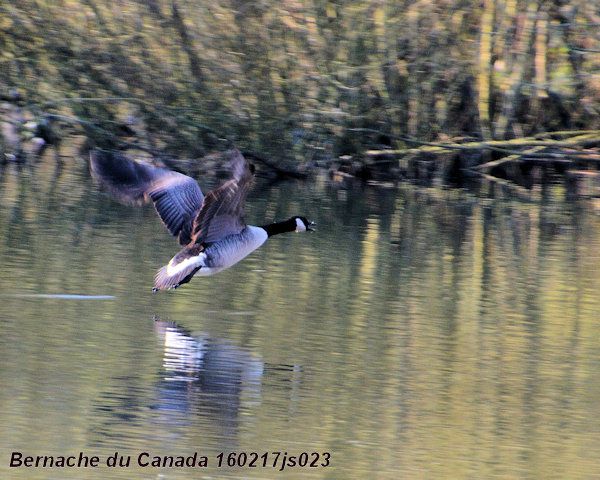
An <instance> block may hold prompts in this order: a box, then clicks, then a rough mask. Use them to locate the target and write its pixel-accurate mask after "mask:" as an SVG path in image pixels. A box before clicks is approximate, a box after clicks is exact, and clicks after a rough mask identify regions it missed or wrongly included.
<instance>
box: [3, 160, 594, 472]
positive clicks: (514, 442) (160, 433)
mask: <svg viewBox="0 0 600 480" xmlns="http://www.w3.org/2000/svg"><path fill="white" fill-rule="evenodd" d="M88 177H89V175H88V173H87V170H86V168H85V167H84V166H83V165H81V166H69V167H66V168H65V169H64V170H63V171H62V172H61V174H60V175H58V176H57V175H55V172H54V167H53V165H52V164H50V163H48V164H40V165H38V166H36V167H34V168H32V169H24V170H23V171H22V172H20V173H19V172H17V171H15V170H13V169H11V168H9V169H7V170H4V171H3V172H2V173H1V177H0V199H1V202H0V264H1V265H2V275H1V276H0V289H1V291H0V300H1V301H0V385H1V388H0V477H1V478H2V479H13V478H15V479H16V478H28V479H29V478H32V479H38V478H44V479H46V478H50V479H63V478H78V479H86V478H127V479H137V478H161V479H171V478H304V477H310V478H328V479H348V478H356V479H362V478H386V479H387V478H389V479H392V478H411V479H413V478H427V479H431V478H441V479H446V478H473V479H481V478H543V479H550V478H556V479H564V478H569V479H584V478H586V479H587V478H597V477H598V476H600V455H599V454H598V449H597V447H598V445H600V415H599V413H600V400H599V399H600V368H599V367H600V329H599V328H598V322H599V320H600V296H599V295H598V292H599V291H600V268H599V265H600V216H598V214H596V213H592V211H591V209H590V208H588V207H589V205H588V204H586V203H583V202H573V203H565V202H560V201H555V200H549V201H546V202H540V203H522V202H516V201H507V200H492V199H489V198H488V199H485V198H477V196H475V195H472V194H468V193H465V192H461V191H444V190H441V189H420V188H417V187H412V186H401V187H399V188H386V187H384V186H365V187H355V188H351V189H339V188H335V187H333V186H331V185H329V184H328V183H327V182H325V181H324V180H318V181H316V182H309V183H278V184H273V185H268V184H266V183H265V182H264V181H263V182H259V184H258V185H257V187H256V188H255V189H254V191H253V192H252V194H251V196H250V198H249V205H248V215H247V219H248V221H249V222H251V223H259V224H260V223H263V222H264V220H265V219H267V220H271V219H282V218H286V217H288V216H290V215H293V214H304V215H306V216H307V217H309V218H310V219H312V220H315V221H316V222H317V223H318V229H319V230H318V232H316V233H314V234H289V235H287V236H285V235H282V236H280V237H276V238H273V239H272V240H270V241H269V242H268V243H267V244H266V245H265V246H264V247H263V248H262V249H260V250H259V251H257V252H255V253H254V254H253V255H252V256H250V257H249V258H247V259H246V260H244V261H243V262H242V263H240V264H239V265H237V266H235V267H234V268H232V269H230V270H228V271H225V272H223V273H221V274H219V275H217V276H214V277H210V278H198V279H195V280H193V281H192V282H191V283H190V284H189V285H187V286H185V287H183V288H181V289H179V290H177V291H175V292H167V293H162V294H158V295H152V294H151V293H150V289H151V286H152V278H153V274H154V272H155V270H156V269H157V268H158V267H159V266H161V265H163V264H164V263H165V262H166V261H168V259H169V258H170V257H171V256H172V254H173V253H174V252H176V250H177V245H176V242H175V241H174V240H173V239H171V238H170V237H169V236H168V234H167V233H166V230H164V229H163V227H162V225H161V224H160V222H159V220H158V219H157V217H156V215H155V213H154V212H153V210H152V209H151V208H147V209H132V208H127V207H122V206H120V205H118V204H116V203H114V202H113V201H112V200H111V199H110V198H109V197H108V196H107V195H105V194H103V193H100V192H99V191H98V190H97V189H96V188H95V186H93V184H92V183H91V181H90V179H89V178H88ZM203 186H204V185H203ZM53 295H58V296H57V297H54V296H53ZM88 295H89V296H92V297H90V298H87V297H85V296H88ZM13 451H22V452H23V453H24V454H26V455H43V454H46V455H67V454H68V455H72V454H78V453H79V452H80V451H83V452H85V453H86V454H88V455H90V456H91V455H98V456H99V457H101V459H105V458H106V457H107V456H109V455H111V454H114V452H115V451H118V452H120V453H122V454H124V455H131V456H132V457H133V458H132V465H131V467H130V468H127V469H108V468H106V467H104V468H98V469H85V470H84V469H41V468H40V469H34V468H29V469H24V468H21V469H10V468H9V467H8V463H9V460H10V454H11V452H13ZM143 451H146V452H150V453H151V454H155V455H191V454H192V453H193V452H196V451H197V452H199V454H200V455H207V456H208V457H209V467H208V468H206V469H200V468H196V469H152V468H142V467H138V466H136V465H135V463H136V457H137V455H138V454H139V453H140V452H143ZM231 451H235V452H257V453H258V454H262V453H264V452H273V451H287V452H288V454H289V455H298V454H300V453H301V452H330V454H331V460H330V463H331V466H329V467H326V468H308V467H305V468H298V467H296V468H286V469H285V470H284V471H283V472H279V471H278V470H277V469H272V468H222V469H218V468H217V467H216V463H217V461H216V455H217V454H219V453H220V452H226V453H227V452H231Z"/></svg>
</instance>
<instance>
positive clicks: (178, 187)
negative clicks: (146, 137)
mask: <svg viewBox="0 0 600 480" xmlns="http://www.w3.org/2000/svg"><path fill="white" fill-rule="evenodd" d="M230 154H231V155H230V157H231V171H232V177H231V179H230V180H228V181H226V182H225V183H224V184H223V185H221V186H220V187H218V188H216V189H214V190H212V191H210V192H209V193H208V194H207V195H206V196H204V195H203V194H202V190H201V189H200V186H199V185H198V183H197V182H196V181H195V180H194V179H192V178H190V177H188V176H186V175H183V174H181V173H178V172H174V171H171V170H168V169H165V168H159V167H154V166H152V165H148V164H144V163H140V162H135V161H133V160H131V159H129V158H127V157H125V156H124V155H122V154H119V153H114V152H106V151H103V150H95V151H93V152H92V153H91V154H90V166H91V172H92V175H93V176H94V178H96V179H97V180H98V181H99V182H100V183H101V184H102V185H103V186H105V187H106V188H107V189H108V190H109V191H110V192H111V193H112V194H113V195H114V196H115V197H116V198H117V199H118V200H120V201H122V202H124V203H129V204H138V205H140V204H143V203H145V202H148V201H152V202H153V203H154V207H155V208H156V211H157V212H158V214H159V216H160V218H161V220H162V221H163V223H164V224H165V226H166V227H167V229H168V230H169V231H170V232H171V234H172V235H174V236H177V237H178V240H179V243H180V245H183V246H184V248H183V249H182V250H181V251H180V252H179V253H177V255H175V256H174V257H173V258H172V259H171V261H170V262H169V263H168V264H167V265H165V266H164V267H162V268H161V269H160V270H159V271H158V272H157V274H156V276H155V279H154V291H156V290H163V289H169V288H176V287H178V286H179V285H181V284H183V283H187V282H189V281H190V280H191V278H192V277H193V276H194V275H203V276H204V275H212V274H215V273H218V272H220V271H222V270H224V269H226V268H229V267H231V266H232V265H234V264H236V263H237V262H239V261H240V260H242V259H243V258H244V257H246V256H247V255H249V254H250V253H252V252H253V251H254V250H256V249H257V248H258V247H260V246H261V245H262V244H263V243H264V242H265V241H266V240H267V238H269V237H270V236H272V235H275V234H278V233H283V232H289V231H306V230H310V227H309V225H310V222H308V220H306V218H304V217H299V216H296V217H292V218H290V219H289V220H286V221H284V222H278V223H272V224H269V225H266V226H264V227H255V226H252V225H246V222H245V221H244V204H245V201H246V196H247V194H248V190H249V188H250V185H251V183H252V178H253V175H252V173H253V169H252V168H251V166H250V165H249V164H248V162H247V161H246V159H245V158H244V157H243V156H242V154H241V153H240V152H239V151H237V150H233V151H231V152H230Z"/></svg>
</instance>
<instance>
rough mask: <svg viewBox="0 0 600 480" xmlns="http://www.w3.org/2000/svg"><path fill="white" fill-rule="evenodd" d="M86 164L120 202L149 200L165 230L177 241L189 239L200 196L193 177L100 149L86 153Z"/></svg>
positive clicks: (200, 202)
mask: <svg viewBox="0 0 600 480" xmlns="http://www.w3.org/2000/svg"><path fill="white" fill-rule="evenodd" d="M90 168H91V171H92V176H93V177H94V178H95V179H97V180H98V181H99V182H100V184H102V185H103V186H104V187H105V188H107V189H108V190H109V191H110V192H111V193H112V195H113V196H115V197H116V198H117V199H118V200H120V201H121V202H123V203H127V204H130V205H131V204H133V205H141V204H143V203H146V202H148V201H150V200H152V202H153V203H154V207H155V208H156V211H157V212H158V215H159V216H160V218H161V220H162V221H163V223H164V224H165V226H166V227H167V228H168V229H169V232H171V234H172V235H174V236H179V243H180V244H181V245H187V244H188V243H189V242H190V240H191V233H192V226H193V222H194V218H195V217H196V216H197V214H198V212H199V211H200V208H201V206H202V201H203V199H204V196H203V195H202V190H201V189H200V186H199V185H198V182H196V180H194V179H193V178H191V177H188V176H186V175H183V174H181V173H177V172H173V171H172V170H167V169H165V168H158V167H153V166H152V165H147V164H143V163H139V162H135V161H133V160H131V159H129V158H128V157H126V156H125V155H122V154H120V153H116V152H107V151H104V150H94V151H92V152H91V153H90Z"/></svg>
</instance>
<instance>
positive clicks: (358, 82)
mask: <svg viewBox="0 0 600 480" xmlns="http://www.w3.org/2000/svg"><path fill="white" fill-rule="evenodd" d="M592 4H593V2H586V1H585V0H574V1H573V2H570V5H568V6H567V5H563V6H561V5H560V2H532V1H525V0H518V1H517V0H512V1H509V0H489V1H486V2H485V5H484V9H481V8H480V4H479V2H467V1H465V0H444V1H442V0H423V1H420V2H403V1H377V2H366V1H348V2H334V1H322V0H314V1H310V2H298V1H297V0H283V1H272V0H263V1H260V2H245V1H242V0H229V1H224V0H217V1H214V2H198V1H193V0H151V1H142V0H138V1H134V0H121V1H117V2H115V1H112V0H61V1H57V2H46V1H36V0H15V1H11V2H3V3H2V4H0V89H2V90H9V89H10V88H14V87H17V88H18V89H19V90H20V91H21V92H22V94H23V96H24V97H25V98H26V101H27V102H28V103H29V104H31V105H36V106H39V108H40V109H43V110H45V111H50V112H53V113H56V114H62V115H70V116H76V117H77V118H79V119H81V120H84V121H87V122H92V123H93V124H95V125H97V126H98V127H99V128H95V129H90V128H88V129H87V134H88V136H90V137H91V138H92V139H93V141H95V142H96V143H98V144H101V145H107V144H110V143H111V142H114V138H115V136H116V137H118V136H122V135H123V133H122V130H123V129H124V126H127V127H129V128H131V129H132V130H134V132H135V135H136V137H137V138H138V139H141V141H142V142H143V143H144V144H145V145H147V146H149V147H152V148H159V149H161V150H166V151H167V152H169V151H170V152H178V153H179V154H182V153H183V154H188V155H192V156H196V155H201V154H203V153H205V152H206V151H208V150H211V149H213V148H216V147H219V146H220V145H222V144H223V143H224V139H229V140H231V141H234V142H236V143H237V144H238V145H240V146H241V147H242V148H247V149H251V150H255V151H260V152H262V153H263V154H264V155H266V156H269V157H272V158H274V159H275V160H296V161H304V160H319V159H329V158H331V157H332V156H337V155H340V154H352V155H358V156H360V155H361V154H362V152H363V151H364V150H365V149H369V148H387V147H396V148H397V147H399V146H400V145H398V144H397V140H395V139H396V138H398V137H399V136H400V137H401V136H410V137H415V138H420V139H422V140H437V139H440V137H448V136H450V137H456V136H465V135H466V136H471V137H476V138H478V137H481V136H482V135H483V136H488V135H489V136H491V137H492V138H499V139H502V138H511V137H514V136H521V135H522V134H533V133H535V132H537V131H540V130H548V129H556V128H558V129H568V128H583V127H585V128H597V127H598V124H599V123H600V122H599V112H598V109H597V105H598V103H599V102H598V100H599V97H600V82H599V80H598V67H599V66H600V54H598V50H600V48H599V45H600V41H599V36H600V29H598V28H594V27H593V24H594V18H595V17H594V15H596V14H595V12H594V8H593V5H592ZM482 32H488V34H486V35H482ZM115 97H116V98H118V99H119V100H114V101H105V102H102V101H84V100H82V99H101V98H115ZM357 129H362V131H359V130H357ZM367 130H371V131H370V132H368V131H367ZM372 130H375V131H376V132H375V133H374V132H372ZM102 132H104V133H102ZM377 132H379V133H377Z"/></svg>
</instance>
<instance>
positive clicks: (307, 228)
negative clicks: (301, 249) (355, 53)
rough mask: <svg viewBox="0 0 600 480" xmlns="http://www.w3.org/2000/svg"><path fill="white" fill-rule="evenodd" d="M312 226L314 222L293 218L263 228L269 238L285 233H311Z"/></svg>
mask: <svg viewBox="0 0 600 480" xmlns="http://www.w3.org/2000/svg"><path fill="white" fill-rule="evenodd" d="M312 226H314V222H310V221H309V220H307V219H306V217H300V216H297V215H296V216H294V217H291V218H289V219H287V220H284V221H283V222H276V223H271V224H269V225H264V226H263V227H262V228H264V229H265V230H266V232H267V235H269V237H271V236H273V235H278V234H280V233H285V232H312V231H313V230H314V229H313V228H311V227H312Z"/></svg>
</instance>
